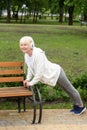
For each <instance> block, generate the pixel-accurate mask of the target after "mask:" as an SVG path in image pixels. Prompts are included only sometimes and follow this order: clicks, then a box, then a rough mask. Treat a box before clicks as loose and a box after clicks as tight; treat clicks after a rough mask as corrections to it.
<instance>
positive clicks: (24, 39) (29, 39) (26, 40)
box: [20, 36, 35, 48]
mask: <svg viewBox="0 0 87 130" xmlns="http://www.w3.org/2000/svg"><path fill="white" fill-rule="evenodd" d="M21 43H27V44H30V47H31V48H33V47H34V46H35V43H34V40H33V38H32V37H30V36H24V37H22V38H21V39H20V44H21Z"/></svg>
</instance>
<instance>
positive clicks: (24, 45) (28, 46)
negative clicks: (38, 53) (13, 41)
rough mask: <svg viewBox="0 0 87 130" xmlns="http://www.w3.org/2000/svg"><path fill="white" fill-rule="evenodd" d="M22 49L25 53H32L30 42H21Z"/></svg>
mask: <svg viewBox="0 0 87 130" xmlns="http://www.w3.org/2000/svg"><path fill="white" fill-rule="evenodd" d="M20 49H21V51H22V52H23V53H28V54H29V53H30V51H31V50H32V49H31V48H30V45H29V44H27V43H20Z"/></svg>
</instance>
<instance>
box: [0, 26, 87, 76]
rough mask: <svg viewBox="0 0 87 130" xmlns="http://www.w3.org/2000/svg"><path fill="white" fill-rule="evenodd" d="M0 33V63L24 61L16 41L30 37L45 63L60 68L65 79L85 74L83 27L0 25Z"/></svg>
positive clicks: (86, 53)
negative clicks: (52, 63)
mask: <svg viewBox="0 0 87 130" xmlns="http://www.w3.org/2000/svg"><path fill="white" fill-rule="evenodd" d="M0 30H1V33H0V61H18V60H23V54H22V52H21V51H20V48H19V40H20V38H21V37H22V36H25V35H30V36H32V37H33V38H34V40H35V44H36V46H37V47H40V48H42V49H43V50H45V52H46V55H47V57H48V59H49V60H51V61H52V62H55V63H58V64H60V65H61V66H62V67H63V68H64V70H65V71H66V73H67V75H70V76H71V77H76V76H77V75H79V74H81V73H84V72H85V71H87V27H86V26H85V27H81V26H64V25H63V26H61V25H32V24H30V25H28V24H0Z"/></svg>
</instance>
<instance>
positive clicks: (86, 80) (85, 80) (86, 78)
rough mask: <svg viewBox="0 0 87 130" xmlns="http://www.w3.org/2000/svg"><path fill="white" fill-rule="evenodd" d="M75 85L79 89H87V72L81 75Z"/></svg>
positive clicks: (74, 82)
mask: <svg viewBox="0 0 87 130" xmlns="http://www.w3.org/2000/svg"><path fill="white" fill-rule="evenodd" d="M73 85H74V86H75V87H76V88H78V87H80V88H81V89H84V88H85V89H87V72H85V73H83V74H81V75H79V76H78V77H77V78H76V79H75V80H74V81H73Z"/></svg>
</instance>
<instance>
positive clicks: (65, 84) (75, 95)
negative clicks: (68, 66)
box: [57, 68, 83, 106]
mask: <svg viewBox="0 0 87 130" xmlns="http://www.w3.org/2000/svg"><path fill="white" fill-rule="evenodd" d="M57 84H58V85H59V86H60V87H61V88H62V89H63V90H64V91H65V92H66V93H67V94H68V95H69V97H70V98H71V99H72V100H73V102H74V105H78V106H83V102H82V100H81V97H80V94H79V92H78V91H77V90H76V89H75V88H74V87H73V85H72V84H71V82H70V81H69V80H68V78H67V76H66V74H65V72H64V70H63V69H62V68H61V72H60V76H59V78H58V81H57Z"/></svg>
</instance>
